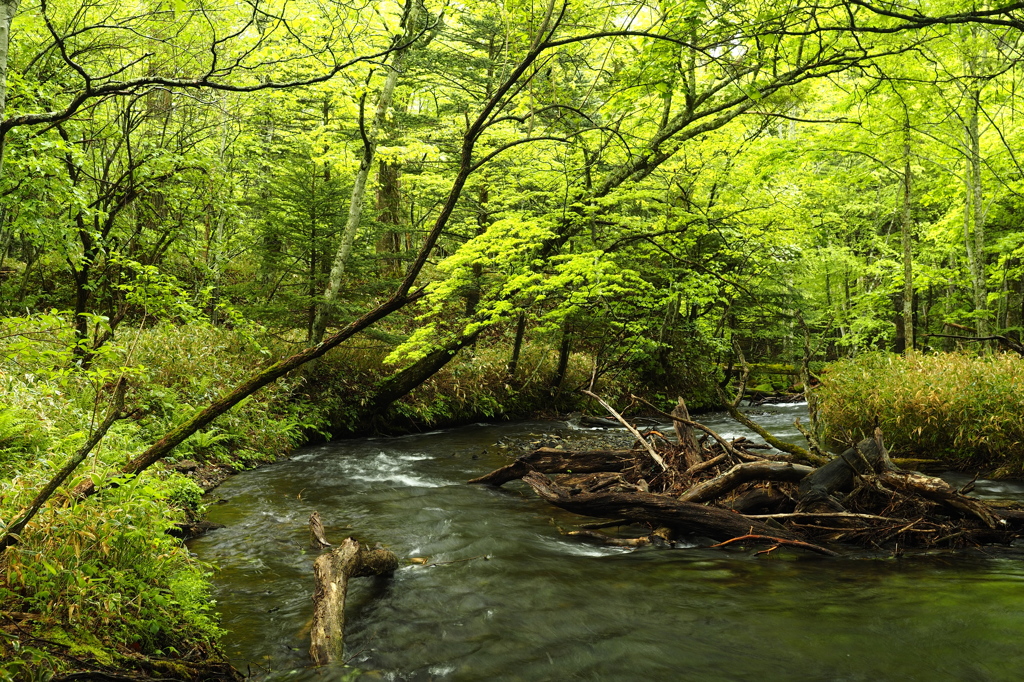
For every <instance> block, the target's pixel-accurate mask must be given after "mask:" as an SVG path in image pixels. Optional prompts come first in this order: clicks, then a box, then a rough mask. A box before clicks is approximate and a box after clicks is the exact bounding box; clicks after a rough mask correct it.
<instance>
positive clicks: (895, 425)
mask: <svg viewBox="0 0 1024 682" xmlns="http://www.w3.org/2000/svg"><path fill="white" fill-rule="evenodd" d="M1021 386H1024V358H1021V357H1019V356H1017V355H1010V354H996V355H990V356H984V357H974V356H970V355H966V354H959V353H948V354H941V355H923V354H912V355H909V356H907V357H900V356H896V355H890V354H884V353H876V354H868V355H863V356H860V357H858V358H856V359H853V360H842V361H839V362H836V363H834V364H832V365H831V366H830V367H829V369H828V371H827V372H825V373H824V374H823V376H822V385H821V386H820V387H819V388H817V389H816V390H815V395H816V397H817V400H818V409H819V422H820V425H819V428H820V429H821V431H822V435H823V436H824V437H825V438H826V439H827V440H828V441H830V442H831V443H833V444H835V445H841V446H844V447H845V446H848V445H849V444H850V443H853V442H856V441H857V440H859V439H860V438H862V437H864V436H865V435H867V434H870V433H871V432H872V431H873V430H874V427H875V426H876V425H877V426H879V427H881V429H882V431H883V433H884V435H885V440H886V444H887V446H888V447H889V448H890V449H891V450H892V451H893V452H894V453H896V454H898V455H901V456H909V457H924V458H934V459H945V460H948V461H950V462H951V463H953V464H959V465H961V466H968V465H971V466H987V467H990V468H999V469H1000V471H999V474H1000V475H1003V476H1009V475H1020V474H1021V473H1024V421H1022V419H1021V415H1022V414H1024V392H1022V391H1021Z"/></svg>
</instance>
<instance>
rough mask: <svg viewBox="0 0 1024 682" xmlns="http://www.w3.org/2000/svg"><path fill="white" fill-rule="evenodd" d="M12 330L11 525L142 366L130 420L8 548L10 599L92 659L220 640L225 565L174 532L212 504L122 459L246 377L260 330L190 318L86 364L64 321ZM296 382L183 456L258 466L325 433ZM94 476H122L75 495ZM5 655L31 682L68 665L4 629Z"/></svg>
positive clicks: (4, 584) (8, 423)
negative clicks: (126, 471) (88, 494)
mask: <svg viewBox="0 0 1024 682" xmlns="http://www.w3.org/2000/svg"><path fill="white" fill-rule="evenodd" d="M2 330H3V333H0V337H2V338H0V405H3V406H4V407H3V408H2V409H0V457H2V460H0V467H2V468H0V520H2V522H0V531H2V530H4V528H5V526H3V523H9V522H10V521H11V520H13V519H14V518H16V517H17V516H18V514H19V513H20V512H21V511H22V510H24V509H25V508H26V507H27V505H28V503H29V501H30V500H31V498H32V497H33V496H34V495H35V494H36V492H37V491H38V490H39V489H40V488H41V487H42V485H43V484H44V483H45V482H46V481H47V480H49V479H50V478H51V477H52V476H53V475H54V473H55V472H56V471H57V470H58V469H59V468H60V467H61V466H63V464H64V462H65V461H67V459H68V458H69V457H70V456H71V454H72V453H73V452H74V451H75V450H76V449H77V448H79V447H80V446H81V444H82V443H83V442H84V441H85V439H86V437H87V435H88V433H89V430H90V429H91V428H93V425H94V424H95V423H96V422H97V415H100V417H101V416H102V413H103V412H104V411H105V410H106V400H107V393H106V388H105V386H106V385H107V384H108V383H109V382H111V381H113V380H114V379H116V377H117V376H119V375H121V374H126V375H127V376H128V377H129V384H130V389H129V391H128V394H127V397H126V406H125V407H126V411H127V412H128V414H129V415H130V416H129V418H127V419H124V420H121V421H119V422H117V423H115V425H114V426H113V428H112V429H111V430H110V431H109V432H108V434H107V436H106V437H105V438H104V440H103V441H102V443H101V445H100V446H99V447H98V448H97V449H96V450H94V452H93V455H92V456H91V457H90V459H89V460H88V461H87V462H86V464H83V465H82V466H81V467H80V469H79V471H78V472H76V474H75V475H74V476H73V477H72V478H71V479H69V480H68V481H67V482H66V483H65V485H64V486H63V488H62V489H61V490H58V493H57V495H56V496H55V497H54V498H53V499H52V500H51V501H50V503H49V504H48V505H47V506H45V507H44V508H43V510H42V511H41V512H40V514H39V515H37V516H36V518H35V519H34V520H33V521H32V522H31V523H30V524H29V526H28V527H27V528H26V530H25V531H24V532H23V533H22V536H21V537H20V542H19V543H18V544H17V545H15V546H14V547H11V548H9V549H8V550H7V551H6V552H5V553H4V559H3V562H2V563H0V609H2V610H5V611H15V612H22V613H31V614H39V620H38V621H33V622H37V623H38V627H39V628H41V630H40V631H39V633H40V636H43V635H45V639H48V640H50V641H64V640H66V641H68V642H69V646H73V647H79V648H81V647H86V648H85V649H83V650H82V651H80V652H79V654H76V655H80V656H81V657H84V658H85V659H96V660H100V661H102V660H103V659H104V657H107V659H108V662H111V661H114V660H116V659H117V656H118V654H117V652H118V651H125V650H128V651H136V652H140V653H142V654H148V655H171V654H172V653H173V651H174V650H177V651H179V652H185V651H206V650H209V649H210V647H212V646H213V643H214V642H215V641H216V639H217V638H218V637H219V636H220V632H221V631H220V629H219V627H218V626H217V623H216V617H215V614H214V611H213V604H212V602H211V601H210V599H209V585H208V579H207V578H208V574H209V572H210V570H211V568H210V567H209V566H205V565H202V564H200V563H198V562H196V561H195V560H194V559H192V558H191V556H190V555H189V553H188V551H187V549H186V548H185V547H183V546H182V545H181V543H180V541H178V540H176V539H174V538H173V537H171V536H170V535H168V534H167V531H168V529H170V528H171V527H172V526H173V525H174V524H175V523H178V522H184V521H187V520H194V519H195V518H196V517H197V515H199V514H200V513H201V512H202V501H201V498H202V489H201V488H199V486H198V485H197V484H196V483H195V482H194V481H193V480H191V479H189V478H187V477H184V476H182V475H181V474H178V473H175V472H171V471H158V470H153V471H151V472H147V473H146V474H144V475H142V476H140V477H137V478H133V479H130V480H125V479H119V478H118V473H117V470H118V468H119V467H120V466H121V465H122V464H123V463H124V462H125V461H126V460H127V459H130V458H131V457H134V456H136V455H137V454H138V453H139V452H141V451H142V450H143V449H144V448H145V447H147V446H148V445H149V444H150V443H151V442H152V441H153V440H154V439H155V438H157V437H158V436H160V435H162V434H163V433H165V432H166V431H167V430H169V429H170V428H171V427H172V426H174V425H175V424H176V423H178V422H180V420H181V419H183V418H184V416H185V415H187V414H188V413H190V412H191V411H192V410H194V409H195V407H196V406H197V405H201V404H203V403H205V402H209V401H210V400H212V399H213V398H215V397H216V396H217V395H218V394H219V393H220V392H221V391H222V390H223V388H224V387H225V386H230V385H232V384H234V383H237V382H238V381H239V380H240V379H241V378H242V377H244V376H246V375H247V374H248V373H249V372H250V371H251V369H252V357H253V356H256V357H259V358H262V357H264V356H263V354H262V350H263V349H262V346H260V345H259V344H258V343H255V342H254V341H253V340H252V339H251V336H250V334H249V332H248V331H247V330H239V331H228V330H225V329H218V328H215V327H212V326H209V325H205V324H203V322H202V321H201V320H197V319H192V320H191V321H190V325H189V326H187V327H186V326H177V325H174V324H171V323H161V324H159V325H156V326H155V327H151V328H140V329H137V330H135V331H134V332H133V333H132V334H131V335H126V340H125V344H123V345H122V344H121V343H119V342H117V341H114V342H111V343H109V344H107V346H106V347H105V349H104V352H103V353H101V354H97V355H95V356H94V357H93V360H92V363H91V364H90V365H89V366H88V367H87V368H83V367H79V366H77V365H75V364H74V363H73V362H70V361H71V360H72V359H73V357H74V353H73V352H71V351H68V347H71V348H73V346H74V344H75V340H74V335H73V334H72V333H71V328H70V324H69V318H68V317H66V316H62V315H59V314H56V313H51V314H48V315H45V316H40V317H38V318H18V319H13V318H12V319H9V320H6V321H5V326H4V327H2ZM68 363H70V365H69V364H68ZM290 391H291V387H290V385H289V384H288V383H287V382H286V383H284V384H281V385H278V386H275V387H273V388H271V389H270V390H269V391H266V392H264V393H262V394H260V395H259V396H256V397H254V398H252V399H249V400H247V401H245V402H244V403H243V404H241V405H239V406H237V407H236V408H235V409H234V410H233V411H231V412H230V413H229V414H227V415H225V416H224V417H223V418H222V419H221V420H219V421H218V423H217V424H216V425H215V426H213V427H211V428H208V429H207V430H205V431H201V432H199V433H197V434H195V435H194V436H193V437H192V438H191V439H190V440H189V441H188V442H186V443H185V444H184V445H183V446H182V448H181V450H180V452H179V453H178V456H179V457H185V456H190V457H196V458H199V459H204V460H207V461H210V462H212V463H220V464H223V465H227V466H231V467H234V468H245V467H248V466H253V465H255V464H258V463H259V462H264V461H268V460H272V459H274V458H275V457H276V456H277V455H278V454H281V453H284V452H288V451H290V450H291V449H292V448H294V447H295V446H296V445H297V444H299V443H301V442H303V440H304V438H305V436H306V429H307V428H308V429H313V428H322V425H321V424H320V423H319V422H318V421H317V414H318V413H317V411H315V410H310V409H309V408H308V407H307V406H305V405H304V404H303V403H302V402H301V401H292V400H291V399H290ZM299 415H302V418H299ZM85 477H89V478H91V479H92V480H93V482H94V483H96V484H97V485H100V486H102V485H104V484H105V483H111V482H116V483H118V485H117V486H115V487H108V488H106V489H105V490H104V492H103V493H102V494H100V495H97V496H95V497H92V498H89V499H88V500H85V501H83V502H79V503H71V502H69V501H68V499H67V495H68V493H69V491H70V490H71V489H72V488H73V487H74V486H75V485H77V484H78V483H79V482H80V481H82V480H83V479H84V478H85ZM44 630H45V632H44ZM92 633H96V634H92ZM86 645H88V646H86ZM111 657H112V658H111ZM0 659H3V660H4V661H5V663H4V665H6V666H7V672H8V673H9V674H11V675H14V674H17V675H19V676H21V677H22V678H24V679H29V678H28V677H26V676H27V675H29V673H28V672H27V671H30V670H31V671H33V674H34V673H35V672H38V671H43V670H46V669H49V668H51V667H54V666H57V667H59V665H63V664H64V663H63V661H62V659H60V658H59V657H58V658H53V656H51V655H50V654H48V653H47V651H46V650H45V648H44V649H39V650H34V649H32V648H31V647H27V646H25V643H24V642H19V641H17V640H13V641H12V640H6V639H0ZM7 662H9V663H7ZM19 662H20V663H19Z"/></svg>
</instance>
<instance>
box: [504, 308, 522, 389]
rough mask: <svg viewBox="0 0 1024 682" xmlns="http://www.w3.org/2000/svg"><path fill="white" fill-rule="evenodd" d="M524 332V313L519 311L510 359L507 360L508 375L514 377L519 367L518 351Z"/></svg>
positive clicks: (520, 348) (520, 347)
mask: <svg viewBox="0 0 1024 682" xmlns="http://www.w3.org/2000/svg"><path fill="white" fill-rule="evenodd" d="M525 334H526V313H519V321H518V322H516V339H515V341H514V342H513V344H512V359H511V360H509V361H508V375H509V376H510V377H514V376H515V374H516V370H518V369H519V353H520V351H521V350H522V348H523V336H524V335H525Z"/></svg>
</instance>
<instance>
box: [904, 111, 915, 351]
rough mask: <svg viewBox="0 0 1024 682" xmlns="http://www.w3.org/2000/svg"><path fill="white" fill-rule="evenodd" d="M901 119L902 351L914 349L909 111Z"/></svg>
mask: <svg viewBox="0 0 1024 682" xmlns="http://www.w3.org/2000/svg"><path fill="white" fill-rule="evenodd" d="M904 114H905V118H904V120H903V220H902V225H901V227H902V229H901V232H902V238H903V240H902V241H903V339H904V352H905V353H911V352H913V350H914V331H915V330H914V252H913V243H912V241H911V231H912V230H911V228H912V225H911V216H910V200H911V190H912V183H913V175H912V173H911V169H910V112H909V111H906V110H905V111H904Z"/></svg>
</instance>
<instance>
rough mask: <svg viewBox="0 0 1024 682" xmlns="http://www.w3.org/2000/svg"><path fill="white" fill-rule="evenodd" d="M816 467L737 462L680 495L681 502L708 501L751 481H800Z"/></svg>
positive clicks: (783, 463)
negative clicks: (728, 468) (723, 471)
mask: <svg viewBox="0 0 1024 682" xmlns="http://www.w3.org/2000/svg"><path fill="white" fill-rule="evenodd" d="M813 471H814V469H812V468H811V467H809V466H804V465H802V464H790V463H789V462H748V463H746V464H737V465H736V466H734V467H733V468H732V469H730V470H729V471H727V472H726V473H724V474H722V475H721V476H717V477H715V478H712V479H711V480H708V481H704V482H703V483H698V484H697V485H695V486H693V487H692V488H690V489H689V490H687V491H686V492H685V493H683V494H682V495H680V496H679V500H680V501H681V502H708V501H710V500H714V499H716V498H718V497H721V496H722V495H724V494H725V493H727V492H729V491H730V490H733V489H735V488H737V487H738V486H740V485H743V484H744V483H747V482H749V481H791V482H793V483H799V482H800V481H801V480H802V479H804V478H805V477H806V476H807V475H808V474H810V473H812V472H813Z"/></svg>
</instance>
